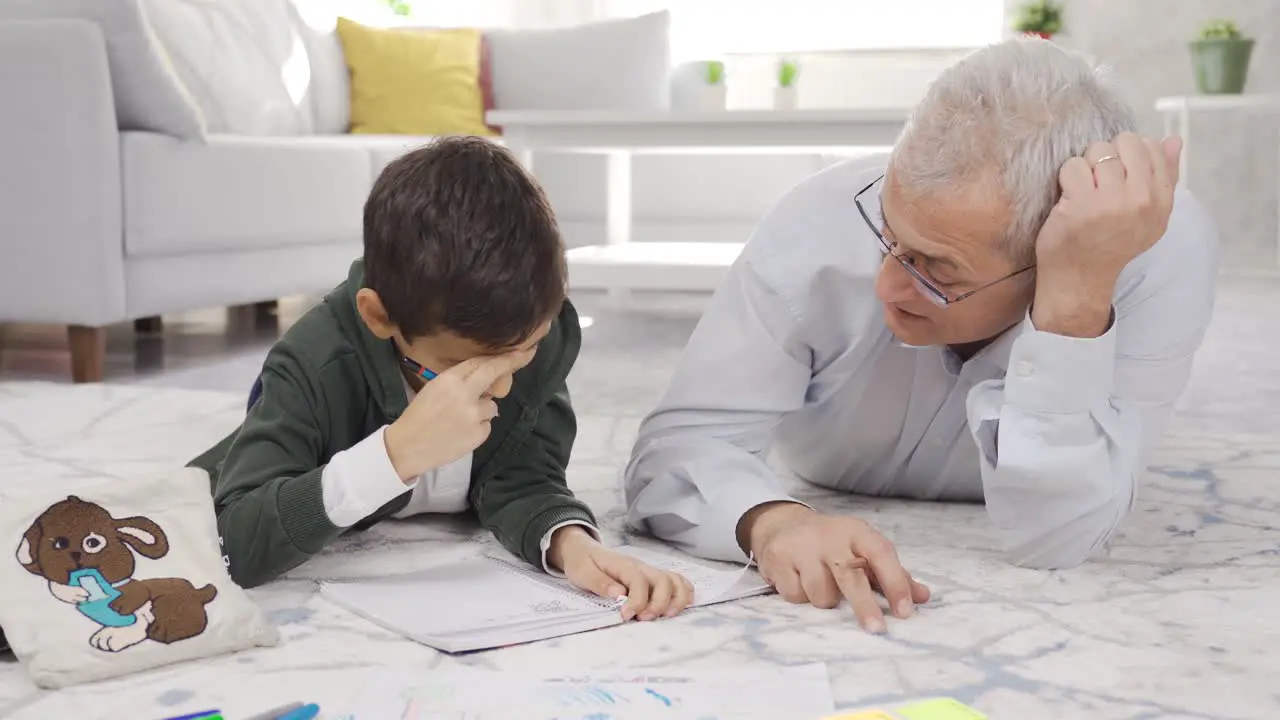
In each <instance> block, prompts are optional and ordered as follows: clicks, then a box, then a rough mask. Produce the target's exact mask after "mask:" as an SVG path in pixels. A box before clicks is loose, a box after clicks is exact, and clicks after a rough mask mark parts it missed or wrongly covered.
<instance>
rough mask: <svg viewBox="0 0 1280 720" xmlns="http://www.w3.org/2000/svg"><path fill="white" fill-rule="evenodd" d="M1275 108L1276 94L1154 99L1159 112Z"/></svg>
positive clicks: (1277, 103)
mask: <svg viewBox="0 0 1280 720" xmlns="http://www.w3.org/2000/svg"><path fill="white" fill-rule="evenodd" d="M1251 109H1256V110H1276V109H1280V96H1276V95H1253V94H1250V95H1176V96H1171V97H1162V98H1159V99H1158V100H1156V110H1158V111H1159V112H1165V113H1168V112H1180V111H1188V110H1190V111H1201V110H1209V111H1211V110H1251Z"/></svg>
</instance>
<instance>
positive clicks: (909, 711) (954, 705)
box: [893, 698, 987, 720]
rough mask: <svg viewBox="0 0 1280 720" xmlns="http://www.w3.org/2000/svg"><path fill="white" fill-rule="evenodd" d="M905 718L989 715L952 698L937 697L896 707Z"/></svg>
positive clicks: (970, 719) (952, 719)
mask: <svg viewBox="0 0 1280 720" xmlns="http://www.w3.org/2000/svg"><path fill="white" fill-rule="evenodd" d="M893 712H894V713H895V714H896V715H897V716H898V717H901V718H902V719H903V720H987V716H986V715H983V714H982V713H980V712H978V711H977V710H974V709H973V708H971V707H969V706H968V705H965V704H964V703H962V702H959V701H957V700H952V699H951V698H935V699H933V700H924V701H921V702H917V703H911V704H910V705H903V706H901V707H895V708H894V709H893Z"/></svg>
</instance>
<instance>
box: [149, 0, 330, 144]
mask: <svg viewBox="0 0 1280 720" xmlns="http://www.w3.org/2000/svg"><path fill="white" fill-rule="evenodd" d="M145 2H146V3H147V11H148V15H149V17H150V18H151V23H152V25H153V26H154V27H155V30H156V35H157V36H158V37H159V38H160V42H161V43H163V44H164V46H165V48H166V49H167V50H168V52H169V55H170V57H172V58H173V63H174V67H175V68H176V69H177V72H178V76H179V77H181V78H182V82H183V83H184V84H185V85H186V86H187V89H188V91H189V92H190V93H191V95H192V97H193V98H194V99H195V101H196V103H197V104H198V105H199V106H200V109H201V110H202V111H203V113H204V116H205V121H206V123H207V124H208V128H209V132H210V133H230V134H235V135H297V134H300V133H310V132H311V129H312V123H311V111H310V108H309V107H306V104H307V102H308V101H307V98H306V89H307V84H308V82H309V79H310V72H311V69H310V64H309V63H308V61H307V51H306V46H305V45H304V44H303V41H302V38H301V36H300V35H299V34H298V32H297V30H296V28H295V25H294V21H293V16H292V14H291V11H290V8H289V4H288V0H218V2H209V1H208V0H145Z"/></svg>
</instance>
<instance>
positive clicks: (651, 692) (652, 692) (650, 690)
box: [644, 688, 671, 707]
mask: <svg viewBox="0 0 1280 720" xmlns="http://www.w3.org/2000/svg"><path fill="white" fill-rule="evenodd" d="M644 692H645V694H646V695H652V696H653V697H655V698H657V699H658V702H661V703H662V704H663V705H665V706H667V707H671V698H669V697H667V696H666V695H663V694H662V693H660V692H658V691H657V690H654V689H653V688H645V689H644Z"/></svg>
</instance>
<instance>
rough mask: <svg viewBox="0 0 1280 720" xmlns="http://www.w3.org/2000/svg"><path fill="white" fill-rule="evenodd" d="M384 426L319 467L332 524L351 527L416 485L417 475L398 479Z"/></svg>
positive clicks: (321, 484) (326, 507) (326, 508)
mask: <svg viewBox="0 0 1280 720" xmlns="http://www.w3.org/2000/svg"><path fill="white" fill-rule="evenodd" d="M386 429H387V428H386V426H385V425H384V426H382V427H380V428H378V429H377V430H375V431H374V432H373V434H371V435H369V437H367V438H365V439H363V440H361V441H360V442H358V443H356V444H355V445H352V446H351V447H349V448H347V449H346V450H343V451H342V452H339V453H337V454H336V455H334V456H333V458H332V459H330V460H329V463H328V464H327V465H325V467H324V470H323V471H321V475H320V487H321V492H322V495H323V497H324V510H325V513H326V514H327V515H328V516H329V521H330V522H332V523H333V524H334V525H336V526H338V527H341V528H348V527H351V526H352V525H355V524H356V523H358V522H360V521H361V520H363V519H365V518H367V517H369V516H370V515H372V514H373V513H374V512H375V511H377V509H378V508H380V507H382V506H383V505H386V504H387V503H389V502H391V501H392V500H394V499H396V498H397V497H400V496H401V495H403V494H405V493H406V492H409V491H411V490H412V489H413V488H414V487H415V486H417V484H418V481H417V479H415V480H414V481H413V482H412V483H405V482H404V481H403V480H401V479H400V475H399V473H397V472H396V469H395V467H394V466H393V465H392V464H391V456H390V455H388V454H387V443H386V440H385V439H384V437H383V435H384V434H385V433H386Z"/></svg>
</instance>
